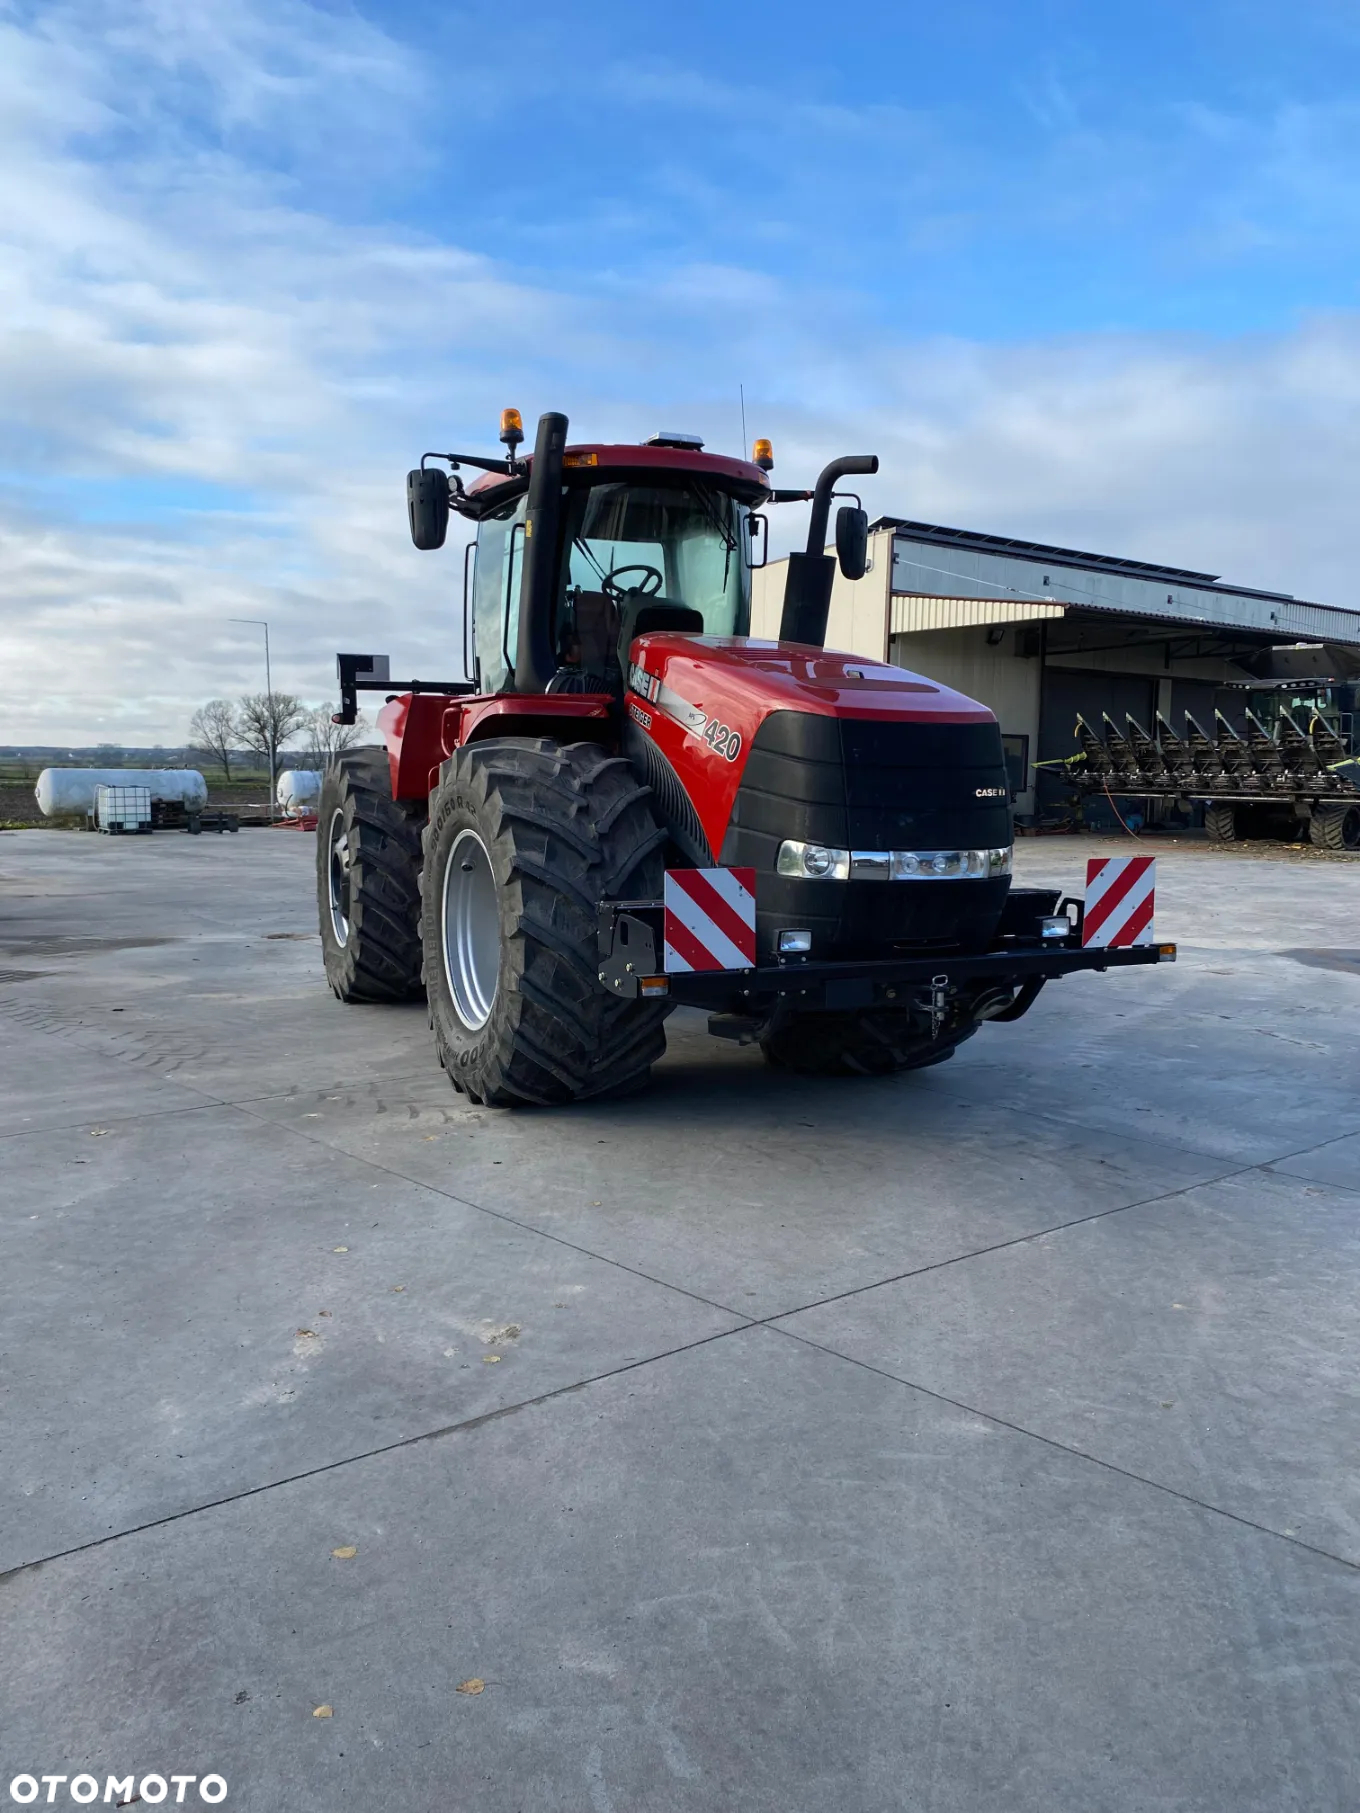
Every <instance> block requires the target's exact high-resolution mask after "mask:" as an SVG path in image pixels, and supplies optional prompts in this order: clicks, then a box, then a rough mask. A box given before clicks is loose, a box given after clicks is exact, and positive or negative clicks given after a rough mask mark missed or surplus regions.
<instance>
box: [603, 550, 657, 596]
mask: <svg viewBox="0 0 1360 1813" xmlns="http://www.w3.org/2000/svg"><path fill="white" fill-rule="evenodd" d="M622 573H641V575H642V579H641V581H640V582H639V583H638V584H637V585H620V584H619V575H620V574H622ZM665 583H666V580H665V575H664V574H663V573H661V572H659V571H658V569H657V568H656V567H649V566H648V565H647V563H646V561H643V560H638V561H635V562H634V563H633V565H632V566H627V567H615V568H614V571H613V572H612V573H610V574H609V575H608V576H607V577H606V578H604V579H602V580H601V581H600V590H601V591H602V592H603V593H604V595H605V597H606V598H612V599H613V601H614V603H615V604H618V603H619V601H620V600H621V599H622V598H623V597H624V596H625V594H626V593H628V592H641V594H642V596H643V597H644V598H655V597H656V595H657V593H658V592H659V591H660V590H661V588H662V586H663V585H664V584H665Z"/></svg>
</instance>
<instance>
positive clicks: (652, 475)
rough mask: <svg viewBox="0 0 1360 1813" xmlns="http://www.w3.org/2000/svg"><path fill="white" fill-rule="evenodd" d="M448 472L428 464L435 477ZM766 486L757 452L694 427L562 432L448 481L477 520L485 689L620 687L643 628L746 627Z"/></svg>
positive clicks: (477, 640)
mask: <svg viewBox="0 0 1360 1813" xmlns="http://www.w3.org/2000/svg"><path fill="white" fill-rule="evenodd" d="M508 413H510V412H508ZM563 426H564V428H565V423H564V424H563ZM503 432H504V430H503ZM512 433H513V427H512ZM549 465H551V466H553V467H555V468H556V472H555V473H550V472H548V471H547V470H545V469H544V468H546V467H547V466H549ZM536 467H538V468H540V470H539V474H538V477H539V481H540V482H539V483H536V482H535V468H536ZM412 477H413V480H414V479H415V478H416V475H414V474H413V475H412ZM554 477H555V478H556V480H557V482H556V483H553V482H552V479H553V478H554ZM421 478H422V479H423V478H424V475H423V474H422V475H421ZM441 478H442V475H441V474H438V473H432V474H430V479H431V480H432V481H433V483H434V484H435V485H436V486H438V484H439V481H440V479H441ZM542 481H547V482H546V483H545V482H542ZM536 494H537V495H536ZM772 495H773V494H772V492H771V489H770V484H769V480H768V479H767V477H766V474H765V471H764V470H763V469H762V467H761V466H759V465H757V464H755V463H754V461H751V462H748V461H746V460H736V459H730V458H726V457H723V456H721V455H714V454H707V453H705V452H704V451H703V443H702V441H700V439H699V438H698V436H697V435H681V434H661V435H655V436H653V438H652V439H651V440H650V441H647V442H645V443H644V444H642V445H641V446H626V445H596V446H583V447H567V446H565V445H563V446H561V447H560V448H551V449H549V450H546V451H545V452H536V454H535V457H534V459H532V460H525V461H517V460H514V459H513V458H512V459H511V460H510V461H507V462H506V463H505V469H504V470H503V471H497V472H487V473H485V474H484V475H483V476H482V477H480V478H479V479H477V480H476V482H475V483H473V484H472V485H471V486H469V487H468V488H467V490H466V491H463V490H462V489H461V488H456V489H454V488H451V489H450V497H449V501H450V506H451V507H452V508H453V509H454V510H456V511H458V512H459V513H460V514H461V515H464V516H466V517H470V518H472V519H473V520H475V521H476V523H477V536H476V547H475V553H474V555H473V565H472V573H471V580H470V584H469V586H468V596H467V616H466V621H467V623H468V625H469V636H468V641H469V647H468V656H469V663H470V675H471V677H472V678H473V680H474V683H475V685H476V689H477V691H478V692H479V693H482V694H502V693H509V692H526V691H543V692H548V693H561V692H569V693H570V692H574V693H609V694H611V695H613V696H615V697H620V696H621V695H622V692H623V683H624V676H625V674H626V671H627V666H628V660H627V656H628V649H629V648H630V646H631V645H632V642H633V639H634V637H636V636H637V635H639V634H642V633H643V632H644V631H646V630H660V629H667V630H674V631H679V632H682V633H687V634H691V635H709V636H742V635H745V634H746V633H747V631H748V629H749V627H750V618H751V569H752V567H753V565H756V564H763V561H764V548H765V524H764V519H763V518H760V517H758V516H757V515H756V514H755V512H756V510H757V508H758V507H759V505H761V504H762V503H768V502H769V501H771V498H772ZM536 515H538V516H541V517H542V518H543V520H542V521H541V522H540V523H539V524H538V530H539V546H538V547H537V548H533V547H532V542H533V533H534V529H533V523H534V518H535V516H536ZM414 527H415V523H414V516H413V529H414ZM545 530H546V531H547V532H548V533H547V534H545V533H544V531H545ZM549 541H551V543H552V544H555V545H552V546H546V545H545V544H548V543H549ZM531 552H532V553H533V554H537V555H538V561H537V562H536V563H535V562H533V561H531V559H530V555H531ZM535 566H536V567H537V570H536V571H534V570H533V568H534V567H535ZM526 592H527V593H528V594H529V595H530V597H531V599H532V607H531V608H532V610H533V612H534V615H535V617H536V618H537V619H538V620H539V621H537V622H535V623H533V624H528V623H527V622H526V621H525V620H524V618H523V607H524V598H525V594H526ZM534 645H536V648H535V647H534ZM531 650H532V652H531ZM526 653H530V662H529V665H532V666H533V667H534V669H535V672H534V673H533V674H532V675H530V674H529V673H528V672H526V671H525V670H526V661H525V658H524V657H525V654H526ZM544 657H546V661H545V660H544ZM540 670H541V671H540Z"/></svg>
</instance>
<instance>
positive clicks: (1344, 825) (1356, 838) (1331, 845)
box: [1308, 802, 1360, 850]
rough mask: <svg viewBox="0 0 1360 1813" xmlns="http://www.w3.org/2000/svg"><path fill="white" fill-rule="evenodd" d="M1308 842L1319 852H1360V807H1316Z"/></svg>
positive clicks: (1333, 805) (1334, 805) (1340, 805)
mask: <svg viewBox="0 0 1360 1813" xmlns="http://www.w3.org/2000/svg"><path fill="white" fill-rule="evenodd" d="M1308 841H1309V842H1310V843H1311V844H1313V845H1314V846H1315V847H1316V848H1317V849H1319V850H1360V806H1350V805H1346V804H1345V803H1344V802H1342V803H1340V804H1335V803H1334V804H1329V805H1326V806H1314V808H1313V815H1312V817H1311V818H1310V819H1309V820H1308Z"/></svg>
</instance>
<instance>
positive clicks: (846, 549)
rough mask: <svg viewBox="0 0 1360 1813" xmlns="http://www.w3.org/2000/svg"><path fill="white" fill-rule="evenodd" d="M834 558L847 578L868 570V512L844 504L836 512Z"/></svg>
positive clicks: (857, 575)
mask: <svg viewBox="0 0 1360 1813" xmlns="http://www.w3.org/2000/svg"><path fill="white" fill-rule="evenodd" d="M836 559H837V560H838V561H839V562H840V567H841V572H842V573H844V575H845V577H846V578H847V579H863V577H864V575H865V574H866V573H867V572H868V570H869V512H868V511H867V510H856V509H855V508H854V507H853V506H852V505H850V504H844V505H843V506H842V507H841V508H840V509H839V510H837V512H836Z"/></svg>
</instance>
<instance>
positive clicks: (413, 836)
mask: <svg viewBox="0 0 1360 1813" xmlns="http://www.w3.org/2000/svg"><path fill="white" fill-rule="evenodd" d="M424 823H425V807H424V804H423V802H422V803H421V804H419V805H417V804H415V803H412V802H408V801H405V800H394V799H393V798H392V780H391V771H390V769H389V766H388V761H387V752H386V750H382V749H360V750H354V751H352V752H350V753H348V754H345V755H342V756H341V757H340V759H339V760H338V761H337V762H336V763H335V765H334V766H333V767H332V768H331V769H330V770H329V771H328V773H327V775H326V778H325V779H324V780H323V781H322V783H321V799H320V802H319V804H318V806H317V816H316V899H317V913H318V917H319V919H320V922H321V949H322V954H323V956H324V958H325V963H326V980H327V981H328V982H329V983H330V985H331V989H332V990H333V992H334V993H335V994H336V995H337V996H338V997H339V999H340V1000H341V1001H418V1000H419V999H420V997H421V995H422V994H423V993H424V988H423V986H422V983H421V979H420V969H421V949H420V834H421V829H422V827H423V825H424Z"/></svg>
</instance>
